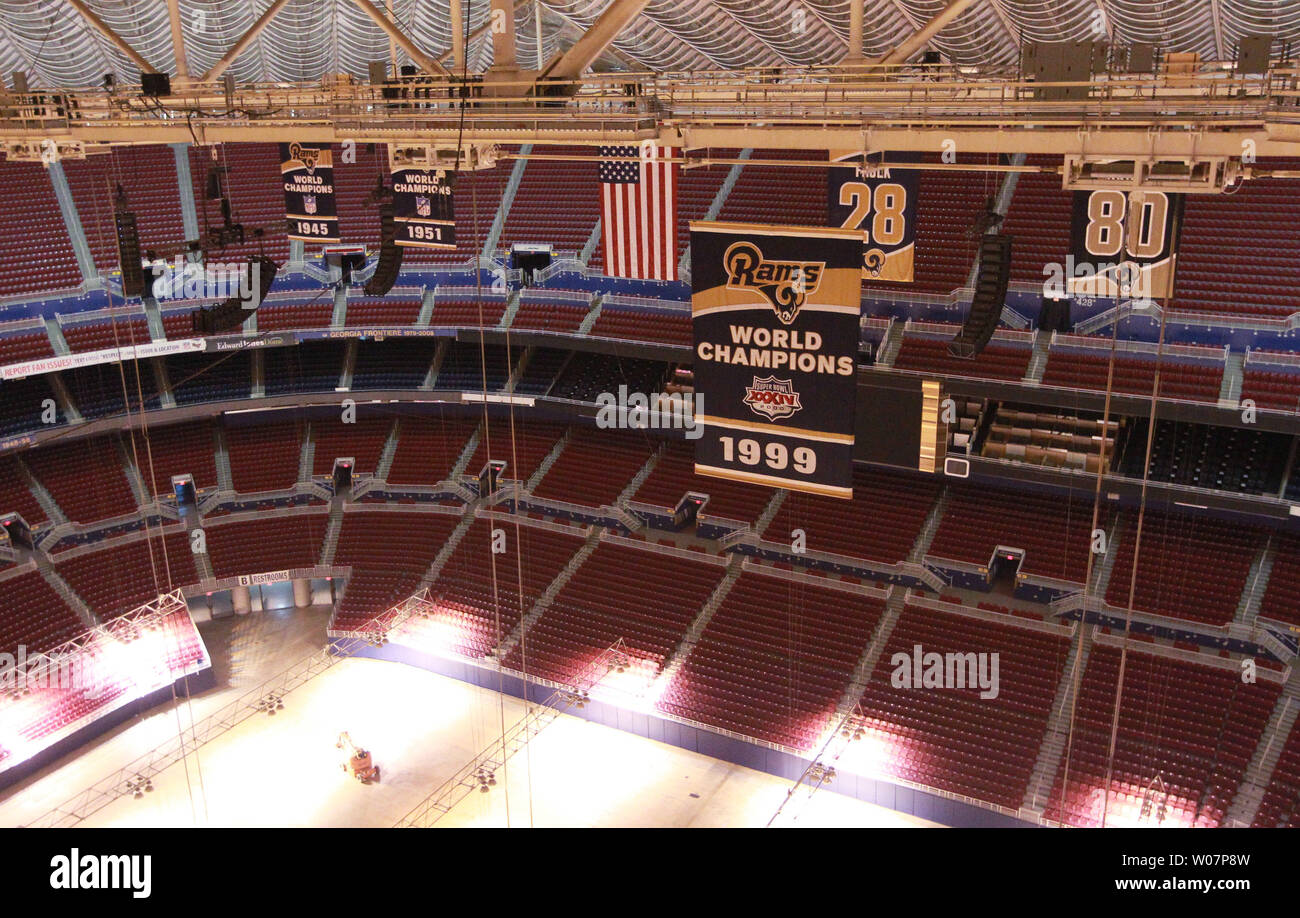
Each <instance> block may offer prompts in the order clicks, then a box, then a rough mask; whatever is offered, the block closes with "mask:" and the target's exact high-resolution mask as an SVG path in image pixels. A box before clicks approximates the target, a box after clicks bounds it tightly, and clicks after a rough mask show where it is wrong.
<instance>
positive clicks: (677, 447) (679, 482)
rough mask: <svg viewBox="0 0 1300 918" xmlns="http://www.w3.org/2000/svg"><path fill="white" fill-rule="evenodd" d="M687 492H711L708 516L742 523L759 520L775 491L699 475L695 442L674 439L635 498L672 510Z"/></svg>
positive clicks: (661, 454) (709, 493)
mask: <svg viewBox="0 0 1300 918" xmlns="http://www.w3.org/2000/svg"><path fill="white" fill-rule="evenodd" d="M687 491H695V492H697V493H703V494H707V495H709V502H708V504H706V505H705V507H704V510H703V511H702V512H703V513H704V514H705V515H707V516H717V517H722V518H724V519H729V520H739V521H740V522H742V523H752V522H754V521H755V520H757V519H758V517H759V514H761V513H762V512H763V508H764V507H766V506H767V502H768V501H769V500H771V498H772V494H773V492H772V490H771V489H770V488H763V487H759V486H757V485H748V484H744V483H742V482H739V481H729V480H727V479H725V478H709V477H706V476H704V475H696V474H695V447H694V445H692V444H691V443H689V442H682V441H677V440H672V441H669V442H667V443H666V444H665V445H664V449H663V452H661V453H660V454H659V459H658V460H657V461H656V462H655V466H654V468H652V469H651V470H650V474H649V475H647V476H646V479H645V481H643V482H641V487H640V488H638V489H637V492H636V494H635V495H633V497H632V499H633V500H635V501H640V502H641V503H643V504H651V505H653V506H656V507H667V508H668V509H669V510H672V509H673V508H674V507H676V506H677V502H678V501H679V500H681V499H682V497H683V496H685V494H686V492H687Z"/></svg>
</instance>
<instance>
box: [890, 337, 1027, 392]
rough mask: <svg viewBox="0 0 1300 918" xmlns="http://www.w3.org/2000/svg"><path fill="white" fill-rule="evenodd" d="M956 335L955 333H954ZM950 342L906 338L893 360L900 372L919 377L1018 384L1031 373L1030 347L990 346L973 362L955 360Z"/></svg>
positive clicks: (946, 339)
mask: <svg viewBox="0 0 1300 918" xmlns="http://www.w3.org/2000/svg"><path fill="white" fill-rule="evenodd" d="M953 333H954V334H956V329H954V330H953ZM950 340H951V339H949V338H930V337H924V336H921V335H907V336H906V337H904V338H903V346H902V347H901V348H900V349H899V351H898V356H897V357H896V358H895V359H894V367H895V368H896V369H899V370H915V371H917V372H920V373H943V374H945V375H948V376H978V377H982V378H986V379H1008V380H1019V379H1022V378H1023V377H1024V375H1025V374H1026V373H1028V372H1029V358H1030V357H1031V356H1032V351H1031V350H1030V348H1029V346H1028V344H1026V345H1025V346H1024V347H1014V346H1011V345H1005V344H990V345H988V346H987V347H986V348H984V350H983V351H982V352H981V353H980V354H979V356H977V357H975V358H974V359H972V360H965V359H962V358H960V357H954V356H952V355H951V354H949V353H948V343H949V341H950Z"/></svg>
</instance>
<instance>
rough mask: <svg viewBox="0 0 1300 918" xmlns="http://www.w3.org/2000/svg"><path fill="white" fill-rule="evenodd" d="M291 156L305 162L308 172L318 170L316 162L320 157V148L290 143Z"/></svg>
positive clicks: (304, 165)
mask: <svg viewBox="0 0 1300 918" xmlns="http://www.w3.org/2000/svg"><path fill="white" fill-rule="evenodd" d="M289 156H290V157H291V158H293V159H296V160H298V162H300V163H302V164H303V167H304V168H305V169H306V170H307V171H308V172H315V171H316V163H317V161H319V159H320V150H318V149H316V148H315V147H304V146H303V145H302V144H300V143H296V142H295V143H291V144H289Z"/></svg>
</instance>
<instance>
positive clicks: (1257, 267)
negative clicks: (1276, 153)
mask: <svg viewBox="0 0 1300 918" xmlns="http://www.w3.org/2000/svg"><path fill="white" fill-rule="evenodd" d="M1266 163H1267V165H1266ZM1259 166H1260V167H1262V168H1265V169H1273V168H1280V169H1295V168H1298V167H1300V160H1294V159H1291V160H1278V159H1268V160H1260V163H1259ZM1298 197H1300V182H1297V181H1296V180H1295V179H1274V178H1264V179H1252V180H1251V181H1249V182H1243V183H1241V186H1240V187H1239V188H1238V189H1237V190H1236V191H1235V192H1233V193H1232V194H1231V195H1220V194H1193V195H1188V196H1187V201H1186V207H1185V209H1184V213H1183V228H1182V233H1181V236H1180V238H1179V243H1178V290H1177V295H1176V296H1175V297H1174V302H1173V306H1174V308H1175V309H1180V310H1182V309H1186V310H1194V311H1197V312H1217V313H1228V314H1231V315H1238V316H1244V317H1249V316H1265V315H1268V316H1285V315H1289V314H1291V313H1293V312H1296V311H1297V310H1300V299H1297V291H1298V290H1300V239H1297V238H1296V236H1295V233H1293V232H1292V231H1291V224H1292V220H1293V218H1294V213H1295V206H1296V200H1297V198H1298Z"/></svg>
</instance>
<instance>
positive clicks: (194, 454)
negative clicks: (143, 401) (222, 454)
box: [135, 421, 217, 496]
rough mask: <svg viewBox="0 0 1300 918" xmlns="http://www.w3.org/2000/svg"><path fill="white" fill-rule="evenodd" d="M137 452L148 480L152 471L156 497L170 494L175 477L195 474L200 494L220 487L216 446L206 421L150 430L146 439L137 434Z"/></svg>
mask: <svg viewBox="0 0 1300 918" xmlns="http://www.w3.org/2000/svg"><path fill="white" fill-rule="evenodd" d="M135 451H136V455H137V456H139V458H140V465H141V474H142V475H143V476H144V478H145V479H146V480H148V478H149V468H150V466H152V468H153V493H154V494H161V495H163V496H169V495H171V493H172V476H173V475H193V476H194V487H195V488H196V489H197V490H199V491H204V490H208V489H215V488H216V487H217V460H216V443H215V441H214V440H213V428H212V427H211V425H209V424H207V423H205V422H202V421H198V422H195V423H187V424H175V425H173V426H171V427H150V428H149V430H148V437H147V438H146V437H145V436H144V435H143V434H141V433H139V432H137V433H136V434H135Z"/></svg>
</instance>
